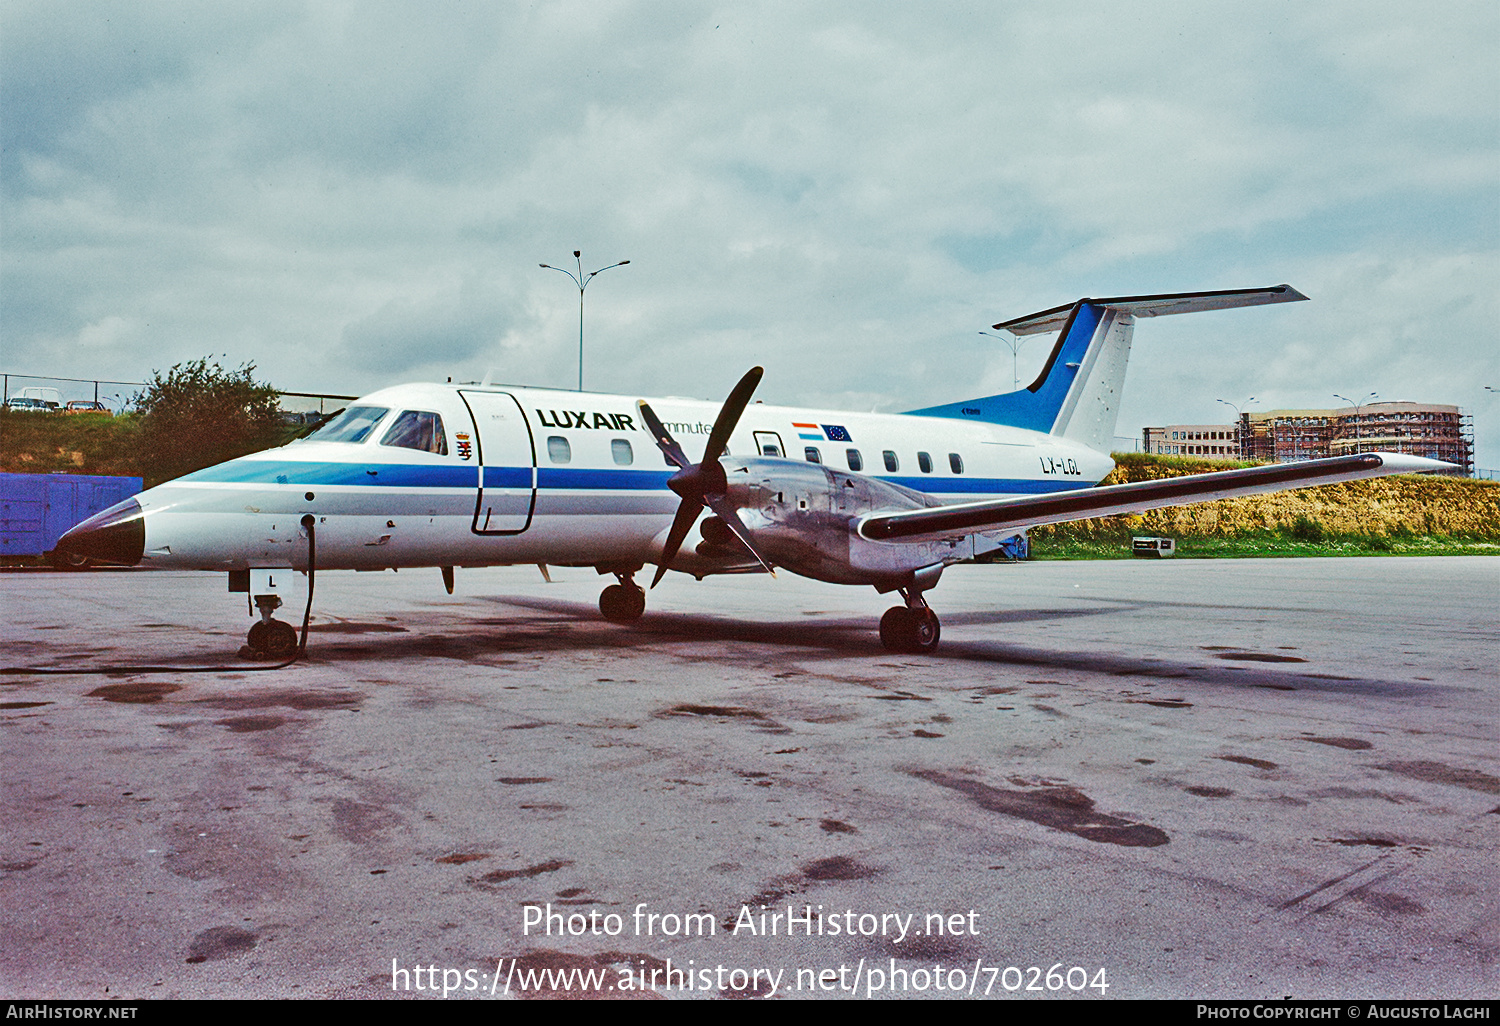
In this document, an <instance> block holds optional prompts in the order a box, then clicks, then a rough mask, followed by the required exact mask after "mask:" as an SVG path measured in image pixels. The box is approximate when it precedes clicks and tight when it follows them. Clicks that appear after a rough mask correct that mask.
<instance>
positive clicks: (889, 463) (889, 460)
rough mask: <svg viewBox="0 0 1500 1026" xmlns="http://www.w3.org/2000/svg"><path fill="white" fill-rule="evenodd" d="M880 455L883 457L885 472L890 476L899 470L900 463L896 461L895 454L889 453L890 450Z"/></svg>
mask: <svg viewBox="0 0 1500 1026" xmlns="http://www.w3.org/2000/svg"><path fill="white" fill-rule="evenodd" d="M881 455H882V456H884V457H885V469H886V470H889V471H890V472H891V473H892V474H894V473H895V472H896V471H898V470H900V469H901V461H900V460H898V459H896V454H895V453H893V452H891V450H889V449H887V450H886V451H885V452H883V453H881Z"/></svg>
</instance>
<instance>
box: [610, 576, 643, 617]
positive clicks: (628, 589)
mask: <svg viewBox="0 0 1500 1026" xmlns="http://www.w3.org/2000/svg"><path fill="white" fill-rule="evenodd" d="M645 611H646V593H645V592H644V591H642V590H641V589H640V588H638V587H636V586H635V585H634V584H631V585H624V584H611V585H610V586H609V587H608V588H605V589H604V593H603V594H602V595H600V596H599V612H601V613H603V614H604V618H605V619H606V620H609V621H611V622H612V623H635V622H636V621H637V620H639V619H640V618H641V614H642V613H644V612H645Z"/></svg>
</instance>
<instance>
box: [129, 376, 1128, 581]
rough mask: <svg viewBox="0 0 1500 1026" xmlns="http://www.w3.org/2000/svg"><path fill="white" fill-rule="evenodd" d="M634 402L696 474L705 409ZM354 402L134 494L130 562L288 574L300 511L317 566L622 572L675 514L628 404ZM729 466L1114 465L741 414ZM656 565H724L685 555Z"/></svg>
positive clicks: (535, 394)
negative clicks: (329, 424)
mask: <svg viewBox="0 0 1500 1026" xmlns="http://www.w3.org/2000/svg"><path fill="white" fill-rule="evenodd" d="M649 401H650V403H651V406H652V408H653V409H654V410H655V411H656V413H657V415H658V416H660V418H661V419H662V421H663V422H665V424H666V426H667V428H668V429H669V430H670V431H671V433H672V435H673V436H674V437H675V438H676V439H677V440H678V442H680V443H681V445H682V447H683V449H684V450H685V451H686V453H687V455H688V456H689V457H690V458H692V459H694V460H698V459H700V458H701V456H702V454H703V450H704V446H705V444H706V441H707V437H708V434H709V431H710V428H711V426H712V424H713V421H714V418H715V416H716V415H717V414H718V410H719V407H718V405H717V404H715V403H711V402H703V401H699V400H693V399H672V398H667V399H651V400H649ZM355 407H364V408H370V409H372V410H373V411H384V412H383V413H378V417H379V419H378V420H373V418H374V417H375V416H377V414H376V413H373V412H372V413H371V415H370V416H371V418H372V420H373V422H372V426H371V427H370V428H369V430H368V431H367V432H366V433H365V435H364V436H363V437H362V438H361V439H360V440H359V441H322V440H319V439H318V438H317V437H314V438H310V439H307V440H303V441H298V442H293V443H291V444H289V445H286V446H283V447H281V448H279V449H271V450H267V451H265V452H260V453H256V454H254V455H250V456H245V457H242V458H240V459H237V460H232V461H230V462H228V463H224V464H220V465H219V466H216V467H211V468H209V469H207V470H203V471H199V472H197V473H194V474H189V475H187V476H186V477H183V478H179V479H178V480H175V481H170V482H167V483H166V484H163V485H160V486H158V487H156V488H152V489H149V490H147V491H146V492H143V493H142V494H141V495H139V496H138V497H137V500H138V501H139V503H140V506H141V509H142V511H143V512H144V522H145V551H144V554H143V558H142V560H141V562H142V564H143V565H147V566H160V567H180V568H193V569H213V570H242V569H245V568H254V567H289V566H290V567H299V568H300V567H304V566H305V565H306V559H307V546H306V534H305V532H304V531H303V530H302V528H301V526H300V523H301V520H302V518H303V517H305V516H307V515H308V514H311V515H312V516H313V517H315V519H316V523H317V565H318V567H319V568H320V569H354V570H377V569H383V568H388V567H415V566H492V565H499V564H508V563H550V564H554V565H591V566H599V567H601V568H603V567H613V566H622V567H629V566H632V565H634V566H637V567H638V566H640V565H641V564H643V563H649V562H653V561H655V560H656V559H657V558H658V557H659V556H660V554H661V546H662V538H663V536H664V534H665V532H666V530H667V528H668V526H669V525H670V523H671V521H672V517H673V514H674V513H675V511H676V510H677V507H678V505H679V502H680V500H679V499H678V497H677V496H676V495H674V494H673V493H672V492H671V491H670V490H669V489H668V487H667V479H668V478H669V477H671V475H672V473H673V472H674V470H675V468H673V467H671V466H669V465H668V464H667V462H666V461H665V459H664V458H663V456H662V453H661V452H660V450H659V449H658V448H657V446H656V444H655V442H654V441H653V439H652V436H651V434H650V433H649V431H648V430H647V429H646V427H645V425H644V423H643V422H642V419H641V416H640V413H639V411H638V409H637V407H636V398H635V397H629V396H622V395H607V394H599V393H589V392H562V391H553V390H543V389H531V388H508V387H501V386H495V387H480V386H455V385H434V384H416V385H402V386H398V387H395V388H388V389H384V390H382V391H379V392H375V393H372V394H371V395H368V396H366V397H364V398H362V399H360V400H358V401H357V402H355V403H351V404H350V408H351V409H353V408H355ZM407 411H416V412H418V413H421V414H436V415H437V416H438V417H439V418H440V419H441V424H440V427H439V429H438V430H439V436H440V439H439V440H438V441H437V442H433V440H432V439H431V438H430V437H429V438H428V440H427V445H428V448H429V449H438V450H440V451H426V450H424V449H420V448H410V447H406V446H404V445H400V444H391V443H390V441H389V440H390V438H391V437H392V432H395V431H396V430H397V424H398V419H399V418H400V417H401V416H402V415H403V413H406V412H407ZM729 453H730V455H731V456H732V457H741V458H743V457H771V458H776V457H784V458H786V459H788V460H792V461H796V462H799V463H800V462H802V461H806V460H810V459H812V458H813V456H814V455H816V456H817V457H818V459H820V460H821V462H822V463H823V464H824V465H825V466H826V467H827V468H828V469H829V470H832V471H841V472H847V471H851V470H852V471H855V472H858V473H861V474H863V475H865V476H867V477H870V478H874V479H877V480H883V481H887V482H890V483H892V484H896V485H900V486H903V487H905V488H907V489H911V490H913V491H915V492H918V493H921V494H922V496H924V497H925V501H927V502H930V503H937V502H942V503H952V502H966V501H972V500H977V499H988V498H1001V497H1008V496H1018V495H1038V494H1046V493H1049V492H1053V491H1064V490H1068V489H1076V488H1085V487H1088V486H1091V485H1093V484H1095V483H1097V482H1098V481H1099V480H1100V479H1101V478H1102V477H1104V475H1105V474H1107V473H1108V472H1109V471H1110V469H1111V468H1112V467H1113V462H1112V461H1111V460H1110V458H1109V457H1108V456H1107V455H1105V454H1103V453H1099V452H1096V451H1094V450H1093V449H1090V448H1087V447H1085V446H1082V445H1080V444H1078V443H1076V442H1072V441H1069V440H1067V439H1065V438H1062V437H1059V436H1055V435H1049V434H1043V433H1040V432H1036V431H1027V430H1023V429H1020V428H1013V427H1006V426H1001V425H996V424H990V423H984V422H979V421H968V420H960V419H955V418H946V417H916V416H909V415H902V414H875V413H863V414H862V413H842V412H829V411H825V410H809V409H798V408H789V407H779V406H768V405H763V404H760V403H754V404H751V405H750V406H749V407H747V408H746V410H745V412H744V415H743V416H742V417H741V418H740V421H739V424H738V426H737V427H736V429H735V431H734V433H733V434H732V436H731V437H730V441H729ZM787 469H788V471H789V472H790V471H791V470H793V469H794V468H790V467H789V468H787ZM795 476H796V475H795V474H792V475H791V477H795ZM789 479H790V478H789ZM814 501H816V499H815V500H814ZM825 512H832V513H835V514H836V513H837V509H836V508H835V509H833V510H831V511H828V510H826V511H825ZM861 512H868V511H867V510H865V511H861ZM950 561H951V560H950ZM672 566H673V568H674V569H683V570H687V571H688V572H694V573H712V572H715V571H716V570H717V569H726V568H727V565H726V564H725V563H724V562H723V561H722V560H721V561H718V562H716V561H715V560H713V559H704V558H702V557H700V556H698V555H696V554H695V553H694V552H692V551H691V550H688V549H685V550H684V551H683V553H682V554H680V555H679V557H678V558H677V559H675V560H674V561H673V563H672ZM793 569H796V568H795V567H793Z"/></svg>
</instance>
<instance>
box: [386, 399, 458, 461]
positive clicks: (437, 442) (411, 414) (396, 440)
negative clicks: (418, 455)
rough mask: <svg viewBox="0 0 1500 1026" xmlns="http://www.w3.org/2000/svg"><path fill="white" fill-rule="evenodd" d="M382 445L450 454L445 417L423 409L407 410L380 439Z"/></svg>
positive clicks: (438, 454)
mask: <svg viewBox="0 0 1500 1026" xmlns="http://www.w3.org/2000/svg"><path fill="white" fill-rule="evenodd" d="M380 444H381V445H394V446H397V447H398V448H401V449H416V450H418V451H420V452H430V453H433V454H435V455H437V456H446V455H448V436H447V435H446V434H444V433H443V418H442V417H439V416H438V415H437V414H436V413H427V412H425V411H422V410H405V411H403V412H402V414H401V416H399V417H397V418H396V422H395V423H394V424H392V425H391V426H390V429H389V430H388V431H386V433H385V437H384V438H382V439H381V440H380Z"/></svg>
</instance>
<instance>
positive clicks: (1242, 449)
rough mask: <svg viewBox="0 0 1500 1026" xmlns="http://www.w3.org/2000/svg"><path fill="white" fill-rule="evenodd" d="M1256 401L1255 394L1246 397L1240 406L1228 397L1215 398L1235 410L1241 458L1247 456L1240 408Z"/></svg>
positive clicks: (1235, 427) (1236, 440)
mask: <svg viewBox="0 0 1500 1026" xmlns="http://www.w3.org/2000/svg"><path fill="white" fill-rule="evenodd" d="M1255 401H1256V399H1255V396H1253V395H1252V396H1251V397H1250V398H1249V399H1246V400H1245V401H1244V402H1242V403H1240V405H1239V406H1236V405H1235V404H1234V403H1232V402H1230V401H1229V400H1228V399H1215V400H1214V402H1216V403H1223V404H1224V405H1225V406H1227V407H1229V408H1230V409H1231V410H1233V411H1234V440H1235V442H1236V443H1237V445H1238V446H1239V450H1240V459H1244V458H1245V439H1244V436H1243V435H1241V434H1240V409H1241V407H1247V406H1249V405H1250V404H1251V403H1253V402H1255Z"/></svg>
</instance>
